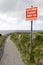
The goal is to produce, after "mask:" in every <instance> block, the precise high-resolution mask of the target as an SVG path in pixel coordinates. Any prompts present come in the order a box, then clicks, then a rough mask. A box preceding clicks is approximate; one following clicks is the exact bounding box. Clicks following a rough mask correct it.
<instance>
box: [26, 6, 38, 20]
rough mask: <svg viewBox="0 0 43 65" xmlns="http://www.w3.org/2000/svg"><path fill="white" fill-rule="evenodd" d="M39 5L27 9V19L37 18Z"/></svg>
mask: <svg viewBox="0 0 43 65" xmlns="http://www.w3.org/2000/svg"><path fill="white" fill-rule="evenodd" d="M37 14H38V7H32V8H27V9H26V20H37V16H38V15H37Z"/></svg>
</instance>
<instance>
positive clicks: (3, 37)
mask: <svg viewBox="0 0 43 65" xmlns="http://www.w3.org/2000/svg"><path fill="white" fill-rule="evenodd" d="M6 37H7V35H3V36H1V37H0V47H1V46H2V45H3V43H4V41H5V39H6Z"/></svg>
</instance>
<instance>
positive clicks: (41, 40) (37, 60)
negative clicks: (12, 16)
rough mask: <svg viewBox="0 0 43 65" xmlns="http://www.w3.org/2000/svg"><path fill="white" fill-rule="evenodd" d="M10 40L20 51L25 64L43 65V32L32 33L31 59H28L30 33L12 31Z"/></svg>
mask: <svg viewBox="0 0 43 65" xmlns="http://www.w3.org/2000/svg"><path fill="white" fill-rule="evenodd" d="M34 36H35V38H34ZM11 40H12V41H13V42H14V43H15V45H16V47H17V49H18V50H19V51H20V54H21V57H22V59H23V61H24V63H25V65H43V33H34V34H33V39H32V54H31V56H32V61H31V60H30V33H13V34H12V35H11Z"/></svg>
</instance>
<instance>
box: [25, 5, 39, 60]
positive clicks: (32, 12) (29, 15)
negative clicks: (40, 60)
mask: <svg viewBox="0 0 43 65" xmlns="http://www.w3.org/2000/svg"><path fill="white" fill-rule="evenodd" d="M37 11H38V7H33V6H31V8H27V9H26V20H31V33H30V34H31V36H30V60H31V59H32V25H33V20H37Z"/></svg>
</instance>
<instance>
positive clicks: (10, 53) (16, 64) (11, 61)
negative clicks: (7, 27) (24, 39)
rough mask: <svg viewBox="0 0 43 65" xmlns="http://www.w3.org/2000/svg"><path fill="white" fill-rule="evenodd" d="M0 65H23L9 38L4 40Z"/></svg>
mask: <svg viewBox="0 0 43 65" xmlns="http://www.w3.org/2000/svg"><path fill="white" fill-rule="evenodd" d="M0 65H24V63H23V62H22V60H21V57H20V54H19V52H18V51H17V49H16V47H15V45H14V44H13V42H12V41H11V40H10V36H9V37H8V38H7V39H6V44H5V48H4V54H3V57H2V60H1V62H0Z"/></svg>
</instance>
